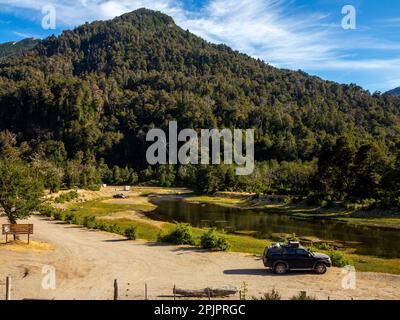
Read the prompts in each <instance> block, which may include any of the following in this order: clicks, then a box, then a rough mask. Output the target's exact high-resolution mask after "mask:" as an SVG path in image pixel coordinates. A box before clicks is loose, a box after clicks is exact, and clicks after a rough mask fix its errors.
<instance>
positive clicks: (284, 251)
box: [263, 241, 332, 274]
mask: <svg viewBox="0 0 400 320" xmlns="http://www.w3.org/2000/svg"><path fill="white" fill-rule="evenodd" d="M263 262H264V266H266V267H267V268H271V269H272V270H273V271H274V272H275V273H277V274H284V273H286V272H287V271H290V270H314V271H315V272H316V273H318V274H324V273H325V272H326V270H327V268H328V267H331V266H332V262H331V258H330V257H329V256H327V255H326V254H321V253H313V252H311V251H309V250H307V249H306V248H304V247H302V246H301V245H300V243H299V242H295V241H289V243H287V244H281V243H277V244H275V245H273V246H270V247H267V248H265V251H264V255H263Z"/></svg>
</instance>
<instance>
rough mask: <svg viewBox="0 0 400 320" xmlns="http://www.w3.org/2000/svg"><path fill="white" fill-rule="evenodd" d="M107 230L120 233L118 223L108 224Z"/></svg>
mask: <svg viewBox="0 0 400 320" xmlns="http://www.w3.org/2000/svg"><path fill="white" fill-rule="evenodd" d="M107 231H108V232H111V233H117V234H122V230H121V227H120V226H119V225H116V224H112V225H109V226H108V230H107Z"/></svg>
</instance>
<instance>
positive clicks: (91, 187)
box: [85, 184, 101, 191]
mask: <svg viewBox="0 0 400 320" xmlns="http://www.w3.org/2000/svg"><path fill="white" fill-rule="evenodd" d="M85 189H87V190H90V191H100V189H101V187H100V185H99V184H91V185H88V186H86V187H85Z"/></svg>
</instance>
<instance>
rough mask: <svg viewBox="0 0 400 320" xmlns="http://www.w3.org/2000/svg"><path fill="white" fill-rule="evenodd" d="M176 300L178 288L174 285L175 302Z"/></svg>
mask: <svg viewBox="0 0 400 320" xmlns="http://www.w3.org/2000/svg"><path fill="white" fill-rule="evenodd" d="M175 300H176V286H175V285H174V301H175Z"/></svg>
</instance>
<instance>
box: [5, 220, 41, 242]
mask: <svg viewBox="0 0 400 320" xmlns="http://www.w3.org/2000/svg"><path fill="white" fill-rule="evenodd" d="M2 233H3V235H6V242H7V240H8V235H9V234H12V235H18V234H27V235H28V243H29V236H30V235H31V234H33V224H3V228H2Z"/></svg>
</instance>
